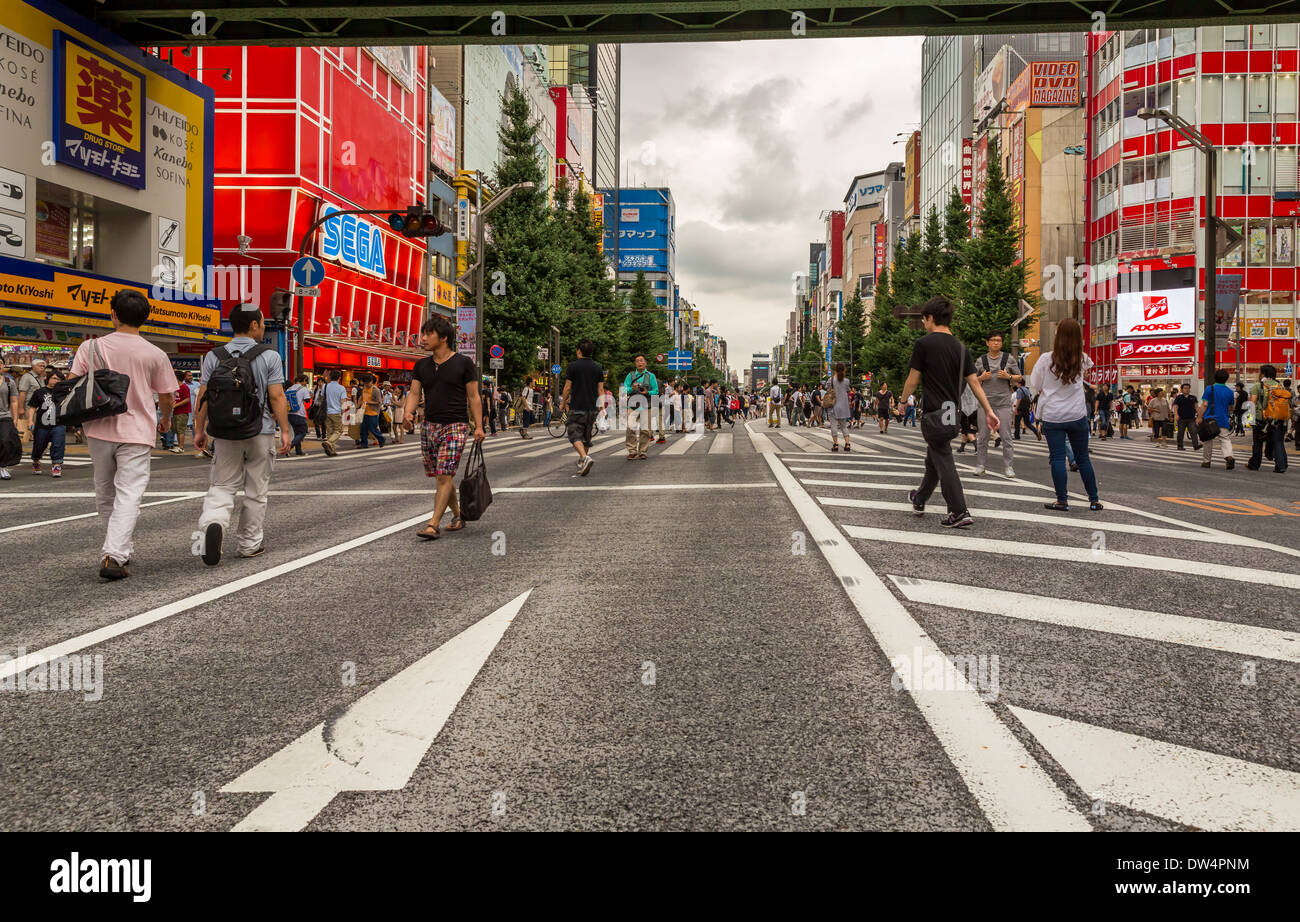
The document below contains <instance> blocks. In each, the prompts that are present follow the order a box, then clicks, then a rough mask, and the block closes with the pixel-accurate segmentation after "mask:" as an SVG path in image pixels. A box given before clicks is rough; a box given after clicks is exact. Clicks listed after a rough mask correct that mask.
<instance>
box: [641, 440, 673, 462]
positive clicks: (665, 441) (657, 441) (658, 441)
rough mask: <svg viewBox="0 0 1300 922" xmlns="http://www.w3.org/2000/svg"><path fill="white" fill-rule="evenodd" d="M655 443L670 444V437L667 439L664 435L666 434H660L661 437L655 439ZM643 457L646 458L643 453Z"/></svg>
mask: <svg viewBox="0 0 1300 922" xmlns="http://www.w3.org/2000/svg"><path fill="white" fill-rule="evenodd" d="M655 444H656V445H666V444H668V439H667V438H666V437H664V436H662V435H661V436H659V438H657V439H655ZM641 457H643V458H644V457H645V455H642V456H641Z"/></svg>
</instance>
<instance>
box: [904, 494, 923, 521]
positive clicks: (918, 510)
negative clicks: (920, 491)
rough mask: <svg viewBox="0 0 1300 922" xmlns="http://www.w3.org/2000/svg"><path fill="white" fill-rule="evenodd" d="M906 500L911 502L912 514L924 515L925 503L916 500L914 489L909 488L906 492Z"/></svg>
mask: <svg viewBox="0 0 1300 922" xmlns="http://www.w3.org/2000/svg"><path fill="white" fill-rule="evenodd" d="M907 500H908V502H910V503H911V504H912V515H915V516H923V515H925V503H918V502H917V501H916V491H915V490H911V491H909V492H908V494H907Z"/></svg>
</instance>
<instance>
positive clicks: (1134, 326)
mask: <svg viewBox="0 0 1300 922" xmlns="http://www.w3.org/2000/svg"><path fill="white" fill-rule="evenodd" d="M1115 315H1116V316H1115V319H1116V325H1117V327H1118V329H1116V331H1115V333H1116V337H1117V338H1118V339H1136V338H1141V337H1148V336H1164V337H1169V336H1177V335H1180V334H1181V335H1184V336H1195V335H1196V289H1194V288H1165V289H1161V290H1159V291H1130V292H1123V291H1121V292H1120V293H1119V295H1118V297H1117V298H1116V301H1115Z"/></svg>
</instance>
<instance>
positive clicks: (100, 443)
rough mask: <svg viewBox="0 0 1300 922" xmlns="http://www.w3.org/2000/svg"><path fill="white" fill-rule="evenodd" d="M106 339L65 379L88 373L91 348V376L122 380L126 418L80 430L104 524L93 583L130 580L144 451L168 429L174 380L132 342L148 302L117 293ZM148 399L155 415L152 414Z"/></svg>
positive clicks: (84, 351) (143, 346) (152, 354)
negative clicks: (96, 372)
mask: <svg viewBox="0 0 1300 922" xmlns="http://www.w3.org/2000/svg"><path fill="white" fill-rule="evenodd" d="M109 317H110V318H111V319H112V321H113V332H112V333H109V334H108V335H107V336H101V337H99V338H98V339H94V340H87V341H86V342H83V343H82V344H81V345H80V346H79V347H78V349H77V355H76V357H75V358H74V359H73V360H72V374H73V375H74V376H75V375H84V374H85V373H86V372H88V371H89V370H90V350H91V346H92V343H93V345H94V348H95V352H96V355H97V356H98V358H97V360H96V364H95V368H96V369H101V368H108V369H111V370H113V371H116V372H119V373H121V374H124V375H126V376H127V378H128V379H129V380H130V385H129V386H128V388H127V391H126V412H125V413H119V414H118V415H116V416H106V417H104V418H102V419H92V420H88V421H86V422H85V423H83V424H82V426H81V429H82V431H83V432H84V433H85V434H86V442H87V443H88V444H89V446H90V459H91V463H92V464H93V465H94V471H95V505H96V507H97V508H98V510H99V517H100V518H101V519H102V520H104V522H105V525H106V527H105V535H104V547H103V550H102V552H101V557H102V560H101V562H100V567H99V575H100V576H101V577H103V578H104V579H123V578H125V577H127V576H130V575H131V574H130V573H129V572H127V569H126V565H127V564H128V563H129V562H130V560H131V553H132V551H133V549H134V535H135V522H136V518H137V517H138V516H139V515H140V500H141V499H142V498H143V496H144V491H145V488H146V487H148V486H149V459H150V451H151V450H152V448H153V446H154V441H155V440H156V438H157V434H158V433H159V432H166V431H167V430H168V429H169V428H170V427H171V422H172V402H173V396H172V394H173V391H174V390H175V389H176V373H175V372H174V371H173V370H172V366H171V362H170V361H168V359H167V353H165V352H163V351H162V350H161V349H159V348H158V347H157V346H155V345H154V344H153V343H151V342H148V341H147V340H145V339H144V338H143V337H142V336H141V335H140V327H142V326H144V324H145V322H146V321H148V319H149V301H148V300H147V299H146V298H145V296H144V295H142V294H140V292H138V291H135V290H133V289H129V288H126V289H123V290H121V291H119V292H118V293H117V294H115V295H113V301H112V304H111V306H110V308H109ZM154 394H157V395H158V412H159V413H160V414H161V417H162V418H161V419H159V418H158V415H157V414H155V412H154V402H153V398H154Z"/></svg>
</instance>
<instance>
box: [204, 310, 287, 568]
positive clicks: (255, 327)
mask: <svg viewBox="0 0 1300 922" xmlns="http://www.w3.org/2000/svg"><path fill="white" fill-rule="evenodd" d="M230 330H231V332H232V333H234V334H235V336H234V338H233V339H232V340H231V341H230V342H229V343H227V344H226V345H224V346H219V347H218V348H216V349H213V350H212V351H211V352H209V353H208V354H207V355H205V356H204V357H203V387H202V389H200V390H199V400H198V412H197V413H196V415H195V417H194V444H195V445H196V446H197V447H198V448H200V449H202V448H203V447H204V446H205V445H206V444H207V441H208V435H209V434H211V436H212V440H213V457H212V475H211V478H210V480H209V486H208V494H207V496H206V497H204V499H203V512H202V514H201V515H200V516H199V530H198V531H196V532H195V533H194V535H193V536H192V538H191V540H192V541H193V545H192V550H193V552H194V554H195V555H196V556H200V557H202V558H203V562H204V563H205V564H207V565H208V566H210V567H214V566H216V565H217V564H218V563H220V562H221V539H222V536H223V533H224V531H225V529H226V528H227V527H228V526H229V525H230V517H231V514H232V513H233V511H234V508H235V496H236V494H237V493H238V492H239V490H240V489H243V491H244V498H243V504H242V506H241V508H240V513H239V531H238V532H237V533H236V535H237V537H238V540H239V556H240V557H256V556H257V555H259V554H261V553H262V552H263V551H264V550H265V549H266V548H265V545H264V544H263V543H262V522H263V521H264V520H265V518H266V494H267V491H268V490H269V489H270V487H271V469H272V467H273V466H274V464H275V456H276V445H275V426H276V423H279V425H280V445H279V453H280V454H287V453H288V451H289V446H290V444H291V443H292V440H293V432H292V429H291V428H290V426H289V402H288V400H287V399H286V398H285V396H284V369H283V368H282V367H281V365H280V357H279V355H277V354H276V352H275V350H274V349H272V348H271V347H270V346H266V345H263V344H262V336H263V334H264V332H265V320H264V319H263V318H262V313H261V311H259V310H258V309H257V307H256V306H254V305H252V304H243V305H240V306H239V307H236V308H234V309H233V310H231V312H230ZM272 414H274V415H272Z"/></svg>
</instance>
